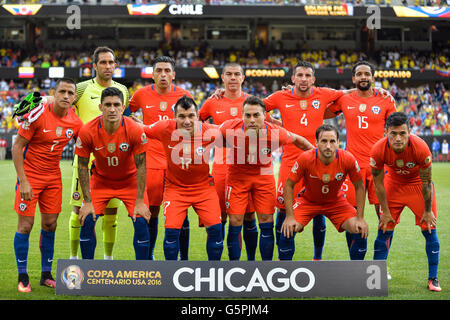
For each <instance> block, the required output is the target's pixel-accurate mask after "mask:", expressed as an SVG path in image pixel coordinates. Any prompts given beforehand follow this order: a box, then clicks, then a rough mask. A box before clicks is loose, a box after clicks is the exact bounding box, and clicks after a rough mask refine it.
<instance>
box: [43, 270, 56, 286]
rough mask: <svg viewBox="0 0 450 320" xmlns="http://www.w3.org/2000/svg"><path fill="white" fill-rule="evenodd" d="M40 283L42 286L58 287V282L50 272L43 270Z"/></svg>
mask: <svg viewBox="0 0 450 320" xmlns="http://www.w3.org/2000/svg"><path fill="white" fill-rule="evenodd" d="M40 284H41V286H45V287H49V288H56V282H55V280H54V279H53V277H52V274H51V273H50V272H42V274H41V282H40Z"/></svg>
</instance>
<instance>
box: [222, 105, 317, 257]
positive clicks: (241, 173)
mask: <svg viewBox="0 0 450 320" xmlns="http://www.w3.org/2000/svg"><path fill="white" fill-rule="evenodd" d="M242 113H243V119H234V120H228V121H225V122H224V123H223V124H222V125H221V126H220V130H221V132H222V135H223V136H224V137H225V138H226V142H227V147H228V148H230V150H232V151H230V157H229V159H228V161H227V163H230V164H229V165H228V168H227V182H226V184H227V187H226V197H225V199H226V207H227V214H228V217H229V219H230V225H229V228H228V238H227V245H228V254H229V258H230V260H239V259H240V255H241V248H240V245H239V241H238V235H239V234H240V233H241V229H242V223H243V219H244V213H245V209H246V207H247V204H248V197H249V195H250V194H251V196H252V200H253V205H254V207H255V211H256V214H257V216H258V221H259V229H260V231H261V234H260V242H259V249H260V253H261V257H262V259H263V260H272V257H273V247H274V235H273V213H274V208H275V198H276V187H275V178H274V175H273V167H272V156H271V154H272V150H276V149H278V148H279V147H280V146H282V145H286V144H289V143H293V144H295V146H296V147H297V148H300V149H302V150H309V149H312V148H313V146H312V144H311V143H309V142H308V141H307V140H306V139H305V138H303V137H301V136H298V135H296V134H293V133H291V132H289V131H287V130H286V129H284V128H281V127H278V126H276V125H274V124H271V123H269V122H266V121H264V119H265V118H266V110H265V105H264V102H263V101H262V100H260V99H259V98H256V97H252V96H250V97H248V98H247V99H246V100H245V101H244V104H243V110H242Z"/></svg>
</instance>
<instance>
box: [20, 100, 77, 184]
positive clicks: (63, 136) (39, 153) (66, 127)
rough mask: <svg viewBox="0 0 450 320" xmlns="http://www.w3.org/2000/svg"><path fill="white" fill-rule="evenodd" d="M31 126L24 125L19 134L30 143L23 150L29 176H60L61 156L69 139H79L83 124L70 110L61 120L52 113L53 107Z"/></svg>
mask: <svg viewBox="0 0 450 320" xmlns="http://www.w3.org/2000/svg"><path fill="white" fill-rule="evenodd" d="M44 108H45V110H44V112H43V113H42V114H41V115H40V116H39V118H38V119H37V120H36V121H34V122H32V123H31V124H30V125H29V126H25V127H24V125H23V124H22V125H21V126H20V128H19V132H18V134H19V135H21V136H22V137H24V138H25V139H27V140H28V141H29V143H28V145H27V146H26V147H25V149H24V153H23V154H24V169H25V172H26V174H27V176H29V175H31V176H34V177H36V178H39V177H42V176H43V175H45V176H49V175H58V176H59V175H60V174H61V172H60V168H59V162H60V160H61V154H62V152H63V150H64V147H65V146H66V144H67V143H68V142H69V141H70V139H72V138H74V137H76V136H77V135H78V133H79V131H80V128H81V126H82V125H83V123H82V122H81V120H80V118H78V116H77V115H76V114H75V110H74V108H70V109H69V110H68V112H67V114H66V115H65V116H64V117H62V118H60V117H58V116H57V115H56V114H55V112H54V111H53V103H51V104H47V105H45V107H44Z"/></svg>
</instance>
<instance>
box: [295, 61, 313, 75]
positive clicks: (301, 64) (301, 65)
mask: <svg viewBox="0 0 450 320" xmlns="http://www.w3.org/2000/svg"><path fill="white" fill-rule="evenodd" d="M297 68H310V69H311V70H312V72H313V75H314V73H315V72H316V70H315V69H314V67H313V65H312V64H311V63H309V62H307V61H299V62H298V63H297V64H296V65H295V66H294V68H293V69H292V74H295V70H297Z"/></svg>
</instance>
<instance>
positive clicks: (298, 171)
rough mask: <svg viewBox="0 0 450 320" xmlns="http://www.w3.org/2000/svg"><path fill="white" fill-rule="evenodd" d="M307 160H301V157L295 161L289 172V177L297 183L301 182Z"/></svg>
mask: <svg viewBox="0 0 450 320" xmlns="http://www.w3.org/2000/svg"><path fill="white" fill-rule="evenodd" d="M306 162H307V161H301V159H300V157H299V158H298V159H297V160H296V161H295V163H294V165H293V166H292V169H291V171H290V172H289V175H288V178H289V179H291V180H292V181H294V182H295V183H297V182H299V181H300V179H301V178H302V177H303V176H304V170H305V168H304V164H305V163H306Z"/></svg>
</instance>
